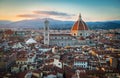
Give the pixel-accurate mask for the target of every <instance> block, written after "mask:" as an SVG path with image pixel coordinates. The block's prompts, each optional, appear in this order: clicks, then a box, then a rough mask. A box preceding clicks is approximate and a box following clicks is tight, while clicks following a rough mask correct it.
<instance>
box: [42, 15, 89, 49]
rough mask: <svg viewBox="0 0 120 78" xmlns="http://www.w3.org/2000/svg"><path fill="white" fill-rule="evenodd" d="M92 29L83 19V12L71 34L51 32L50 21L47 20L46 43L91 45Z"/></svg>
mask: <svg viewBox="0 0 120 78" xmlns="http://www.w3.org/2000/svg"><path fill="white" fill-rule="evenodd" d="M89 35H90V31H89V28H88V26H87V25H86V23H85V22H84V21H83V20H82V17H81V14H80V15H79V17H78V20H77V21H76V22H75V23H74V24H73V26H72V28H71V33H69V34H66V33H64V34H56V33H54V34H49V21H48V20H46V21H45V27H44V44H47V45H57V46H62V47H64V46H80V45H89V43H91V40H90V38H89Z"/></svg>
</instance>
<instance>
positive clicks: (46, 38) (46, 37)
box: [44, 19, 49, 45]
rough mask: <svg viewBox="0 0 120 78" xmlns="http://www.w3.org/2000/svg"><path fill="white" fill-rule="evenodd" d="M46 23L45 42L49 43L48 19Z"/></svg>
mask: <svg viewBox="0 0 120 78" xmlns="http://www.w3.org/2000/svg"><path fill="white" fill-rule="evenodd" d="M44 24H45V26H44V44H45V45H49V21H48V20H47V19H46V20H45V22H44Z"/></svg>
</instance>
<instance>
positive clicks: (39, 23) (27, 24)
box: [0, 18, 120, 30]
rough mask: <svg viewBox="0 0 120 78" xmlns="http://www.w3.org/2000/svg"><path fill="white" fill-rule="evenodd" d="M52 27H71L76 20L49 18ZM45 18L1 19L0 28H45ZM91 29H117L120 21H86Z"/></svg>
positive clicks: (119, 26)
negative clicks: (14, 20) (13, 20)
mask: <svg viewBox="0 0 120 78" xmlns="http://www.w3.org/2000/svg"><path fill="white" fill-rule="evenodd" d="M48 20H49V22H50V28H51V29H64V30H65V29H71V27H72V26H73V24H74V21H60V20H55V19H51V18H48ZM44 21H45V19H33V20H22V21H16V22H11V21H5V20H4V21H3V20H1V21H0V28H34V29H35V28H36V29H38V28H43V27H44ZM86 23H87V25H88V27H89V28H90V29H117V28H120V21H119V20H118V21H104V22H86Z"/></svg>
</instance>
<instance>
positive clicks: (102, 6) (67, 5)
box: [0, 0, 120, 21]
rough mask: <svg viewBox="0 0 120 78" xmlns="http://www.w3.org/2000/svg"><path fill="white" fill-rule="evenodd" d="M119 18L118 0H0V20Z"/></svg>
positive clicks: (97, 19) (119, 6)
mask: <svg viewBox="0 0 120 78" xmlns="http://www.w3.org/2000/svg"><path fill="white" fill-rule="evenodd" d="M79 13H81V15H82V18H83V19H84V20H85V21H106V20H120V0H0V20H11V21H18V20H24V19H36V18H53V19H58V20H76V19H77V16H78V14H79Z"/></svg>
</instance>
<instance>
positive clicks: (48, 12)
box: [33, 11, 72, 16]
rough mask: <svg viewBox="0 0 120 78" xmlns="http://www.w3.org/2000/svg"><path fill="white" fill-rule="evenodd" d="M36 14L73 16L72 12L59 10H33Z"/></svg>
mask: <svg viewBox="0 0 120 78" xmlns="http://www.w3.org/2000/svg"><path fill="white" fill-rule="evenodd" d="M33 13H35V14H42V15H52V16H72V14H67V13H63V12H57V11H33Z"/></svg>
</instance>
